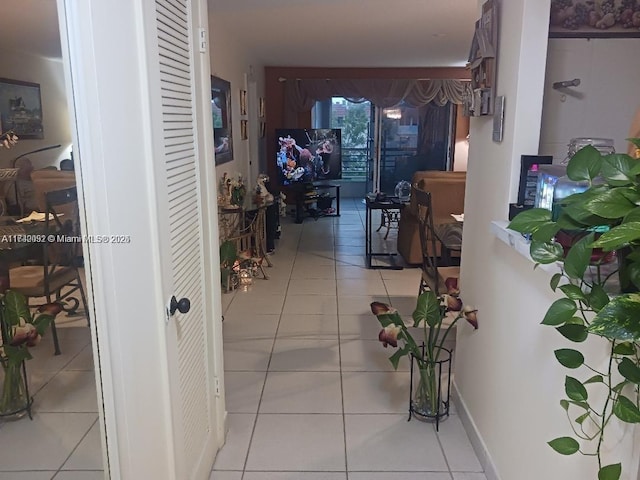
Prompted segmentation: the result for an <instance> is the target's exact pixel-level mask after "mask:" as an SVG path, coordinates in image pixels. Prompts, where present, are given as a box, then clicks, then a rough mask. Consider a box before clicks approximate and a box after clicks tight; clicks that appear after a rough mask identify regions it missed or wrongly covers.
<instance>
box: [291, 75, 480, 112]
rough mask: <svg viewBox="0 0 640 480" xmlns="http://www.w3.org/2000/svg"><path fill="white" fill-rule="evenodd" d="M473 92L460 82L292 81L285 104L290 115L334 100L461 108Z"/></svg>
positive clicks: (381, 80)
mask: <svg viewBox="0 0 640 480" xmlns="http://www.w3.org/2000/svg"><path fill="white" fill-rule="evenodd" d="M470 90H471V85H470V82H468V81H461V80H415V79H395V80H392V79H319V78H311V79H290V80H286V85H285V103H286V106H287V110H289V111H291V112H307V111H310V110H311V108H312V107H313V105H314V103H315V102H316V101H320V100H326V99H329V98H331V97H345V98H347V99H349V100H352V101H362V100H363V99H366V100H369V101H371V103H373V104H374V105H376V106H377V107H380V108H389V107H393V106H395V105H398V104H399V103H400V102H402V101H404V102H405V103H406V104H407V105H409V106H413V107H420V106H422V105H426V104H428V103H430V102H434V103H435V104H436V105H439V106H443V105H445V104H446V103H447V102H452V103H456V104H462V103H463V101H464V98H465V97H466V96H467V95H468V94H469V93H470Z"/></svg>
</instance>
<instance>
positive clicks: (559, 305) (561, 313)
mask: <svg viewBox="0 0 640 480" xmlns="http://www.w3.org/2000/svg"><path fill="white" fill-rule="evenodd" d="M577 310H578V307H577V306H576V302H574V301H573V300H571V299H569V298H561V299H559V300H556V301H555V302H553V303H552V304H551V307H549V310H547V314H546V315H545V316H544V319H543V320H542V324H543V325H551V326H556V325H562V324H563V323H566V322H567V320H569V319H570V318H571V317H573V314H574V313H576V311H577Z"/></svg>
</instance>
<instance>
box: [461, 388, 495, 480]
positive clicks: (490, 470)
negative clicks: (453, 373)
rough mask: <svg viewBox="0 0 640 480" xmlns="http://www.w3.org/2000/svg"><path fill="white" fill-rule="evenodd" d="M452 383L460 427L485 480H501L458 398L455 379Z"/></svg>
mask: <svg viewBox="0 0 640 480" xmlns="http://www.w3.org/2000/svg"><path fill="white" fill-rule="evenodd" d="M452 383H453V389H452V390H453V391H452V397H453V403H454V404H455V405H456V411H457V412H458V416H459V417H460V421H462V425H463V426H464V429H465V430H466V432H467V435H468V436H469V440H470V441H471V445H472V446H473V449H474V450H475V452H476V455H477V457H478V460H479V461H480V465H482V469H483V470H484V474H485V476H486V477H487V480H501V479H500V475H498V469H497V468H496V466H495V464H494V463H493V459H492V458H491V455H490V454H489V450H487V446H486V444H485V443H484V440H483V439H482V436H481V435H480V432H479V431H478V427H477V426H476V424H475V422H474V421H473V418H471V415H470V414H469V409H468V408H467V405H466V403H465V402H464V400H463V399H462V397H461V396H460V392H459V391H458V386H457V385H456V381H455V379H454V380H453V382H452Z"/></svg>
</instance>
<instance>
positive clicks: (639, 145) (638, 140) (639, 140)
mask: <svg viewBox="0 0 640 480" xmlns="http://www.w3.org/2000/svg"><path fill="white" fill-rule="evenodd" d="M626 140H627V142H631V143H633V144H634V145H635V146H636V147H637V148H640V138H627V139H626Z"/></svg>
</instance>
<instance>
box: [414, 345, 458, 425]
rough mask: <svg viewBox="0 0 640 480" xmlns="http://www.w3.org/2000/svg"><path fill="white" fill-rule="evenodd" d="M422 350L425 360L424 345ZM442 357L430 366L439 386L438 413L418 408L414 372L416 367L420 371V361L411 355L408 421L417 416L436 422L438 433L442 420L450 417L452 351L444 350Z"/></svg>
mask: <svg viewBox="0 0 640 480" xmlns="http://www.w3.org/2000/svg"><path fill="white" fill-rule="evenodd" d="M420 349H421V350H422V358H424V353H425V345H424V343H423V344H422V345H421V346H420ZM440 355H444V356H445V358H444V359H443V360H438V361H436V362H430V365H431V366H432V367H433V369H434V371H435V373H436V375H437V382H436V385H437V386H436V392H435V393H436V395H437V397H438V398H437V403H436V405H438V409H437V411H436V412H428V411H424V410H422V409H417V408H416V405H415V402H414V400H413V370H414V366H415V367H416V368H418V369H419V366H417V363H418V361H417V359H416V357H415V356H414V355H413V354H411V376H410V381H409V418H408V419H407V421H410V420H411V417H412V416H415V417H416V418H417V419H419V420H435V422H436V431H439V429H440V419H442V418H445V417H448V416H449V405H450V397H451V350H448V349H446V348H443V349H442V350H441V353H440ZM443 369H444V371H445V372H446V373H447V382H446V390H445V391H443V386H445V385H443V384H442V372H443ZM418 375H420V373H419V372H418ZM419 381H420V378H418V382H419ZM432 393H433V392H432Z"/></svg>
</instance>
